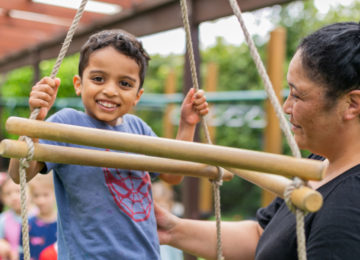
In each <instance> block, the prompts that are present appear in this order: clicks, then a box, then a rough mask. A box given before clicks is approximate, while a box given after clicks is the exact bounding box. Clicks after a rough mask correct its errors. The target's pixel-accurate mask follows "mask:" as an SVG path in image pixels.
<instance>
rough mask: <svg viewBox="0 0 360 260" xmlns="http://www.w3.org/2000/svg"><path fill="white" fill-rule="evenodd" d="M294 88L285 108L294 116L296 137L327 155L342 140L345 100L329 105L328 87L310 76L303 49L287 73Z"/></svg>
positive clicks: (312, 150)
mask: <svg viewBox="0 0 360 260" xmlns="http://www.w3.org/2000/svg"><path fill="white" fill-rule="evenodd" d="M287 81H288V84H289V87H290V94H289V97H288V98H287V99H286V101H285V103H284V111H285V113H286V114H288V115H289V116H290V123H291V125H292V131H293V133H294V137H295V140H296V142H297V144H298V145H299V147H300V148H301V149H307V150H309V151H311V152H313V153H316V154H319V155H324V152H326V151H328V150H329V149H330V148H331V146H332V145H333V144H334V141H335V140H337V139H339V138H338V135H339V133H340V132H339V131H341V128H342V124H341V122H342V116H341V111H342V106H341V104H342V102H336V103H334V104H329V101H328V100H327V99H326V92H325V87H323V86H320V85H319V84H318V83H316V82H314V81H312V80H311V79H309V78H308V76H307V74H306V71H305V70H304V68H303V66H302V62H301V50H300V51H297V52H296V53H295V55H294V57H293V58H292V60H291V62H290V65H289V70H288V74H287Z"/></svg>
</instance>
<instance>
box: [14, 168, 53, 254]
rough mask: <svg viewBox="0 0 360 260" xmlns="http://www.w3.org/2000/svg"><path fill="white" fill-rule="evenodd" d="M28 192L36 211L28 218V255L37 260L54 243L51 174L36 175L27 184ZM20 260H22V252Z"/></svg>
mask: <svg viewBox="0 0 360 260" xmlns="http://www.w3.org/2000/svg"><path fill="white" fill-rule="evenodd" d="M29 190H30V196H31V201H32V202H33V203H34V205H35V206H36V208H37V210H38V213H37V214H36V215H35V216H33V217H30V218H29V242H30V253H31V259H32V260H38V259H39V255H40V252H41V251H42V250H43V249H45V248H46V247H47V246H49V245H52V244H54V243H55V242H56V217H57V212H56V203H55V193H54V184H53V178H52V174H51V173H49V174H38V175H37V176H36V177H35V178H34V179H32V180H31V182H30V183H29ZM21 244H22V243H21ZM20 259H24V255H23V252H21V254H20Z"/></svg>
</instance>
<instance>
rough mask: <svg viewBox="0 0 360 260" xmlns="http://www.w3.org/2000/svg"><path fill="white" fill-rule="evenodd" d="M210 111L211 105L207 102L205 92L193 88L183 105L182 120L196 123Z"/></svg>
mask: <svg viewBox="0 0 360 260" xmlns="http://www.w3.org/2000/svg"><path fill="white" fill-rule="evenodd" d="M207 113H209V105H208V103H207V102H206V97H205V93H204V91H203V90H199V91H197V92H196V93H195V90H194V89H193V88H191V89H190V90H189V92H188V93H187V95H186V97H185V99H184V101H183V103H182V105H181V120H182V121H183V123H186V124H189V125H196V124H197V123H199V122H200V120H201V116H204V115H206V114H207Z"/></svg>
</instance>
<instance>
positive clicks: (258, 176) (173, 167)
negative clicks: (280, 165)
mask: <svg viewBox="0 0 360 260" xmlns="http://www.w3.org/2000/svg"><path fill="white" fill-rule="evenodd" d="M27 153H28V147H27V144H26V143H25V142H22V141H15V140H8V139H4V140H2V141H1V143H0V155H2V156H3V157H7V158H24V157H26V156H27ZM33 159H34V160H36V161H42V162H55V163H65V164H80V165H88V166H97V167H108V168H120V169H129V170H141V171H152V172H159V173H170V174H182V175H187V176H195V177H206V178H210V179H214V178H216V176H217V174H218V171H217V168H216V167H214V166H208V165H204V164H199V163H192V162H185V161H179V160H172V159H164V158H158V157H150V156H144V155H134V154H126V153H117V152H108V151H98V150H92V149H83V148H75V147H67V146H55V145H46V144H34V156H33ZM232 172H234V173H235V174H236V175H238V176H239V177H241V178H244V179H245V180H248V181H250V182H252V183H254V184H256V185H258V186H260V187H262V188H264V189H267V190H269V191H271V192H273V193H275V194H277V195H278V196H280V197H283V194H284V191H285V189H286V187H288V185H290V183H291V180H289V179H287V178H285V177H281V176H275V175H272V174H267V173H261V172H254V171H247V170H239V169H232ZM231 178H232V174H231V173H230V172H228V171H226V170H225V171H224V176H223V180H230V179H231ZM290 199H291V201H292V203H293V204H294V205H295V206H297V207H298V208H300V209H302V210H306V211H309V212H315V211H317V210H319V209H320V208H321V206H322V202H323V200H322V196H321V194H320V193H319V192H317V191H314V190H312V189H310V188H308V187H301V188H298V189H295V190H294V191H293V192H292V194H291V197H290Z"/></svg>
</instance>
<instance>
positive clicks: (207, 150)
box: [6, 117, 327, 180]
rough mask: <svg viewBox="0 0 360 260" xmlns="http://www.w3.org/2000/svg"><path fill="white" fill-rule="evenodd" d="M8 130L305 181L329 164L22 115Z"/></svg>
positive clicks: (9, 122) (320, 175)
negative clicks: (42, 119) (45, 120)
mask: <svg viewBox="0 0 360 260" xmlns="http://www.w3.org/2000/svg"><path fill="white" fill-rule="evenodd" d="M6 130H7V131H8V132H9V133H12V134H17V135H25V136H29V137H33V138H41V139H47V140H53V141H59V142H65V143H76V144H79V145H85V146H94V147H101V148H108V149H113V150H122V151H127V152H133V153H139V154H147V155H151V156H158V157H165V158H172V159H178V160H187V161H195V162H199V163H205V164H210V165H214V166H221V167H225V168H226V167H231V168H240V169H247V170H253V171H260V172H269V173H272V174H277V175H284V176H298V177H300V178H303V179H306V180H309V179H313V180H321V179H322V178H323V174H324V172H325V170H326V167H327V166H326V164H324V163H323V162H320V161H316V160H310V159H298V158H294V157H291V156H285V155H278V154H271V153H265V152H257V151H251V150H245V149H238V148H231V147H226V146H220V145H209V144H201V143H195V142H186V141H179V140H173V139H167V138H160V137H151V136H143V135H135V134H127V133H120V132H114V131H106V130H100V129H94V128H87V127H80V126H72V125H66V124H59V123H50V122H44V121H39V120H30V119H25V118H19V117H10V118H8V120H7V121H6Z"/></svg>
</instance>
